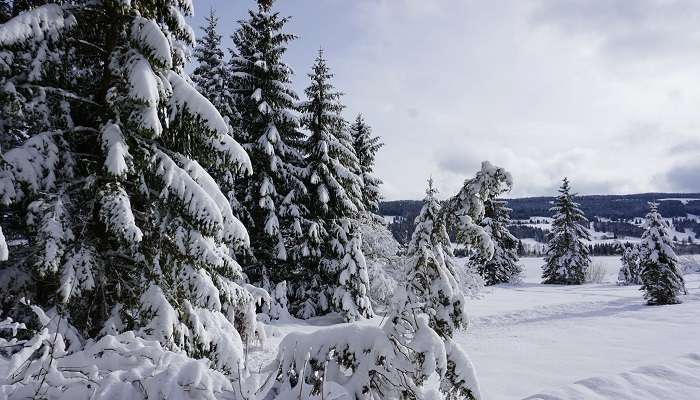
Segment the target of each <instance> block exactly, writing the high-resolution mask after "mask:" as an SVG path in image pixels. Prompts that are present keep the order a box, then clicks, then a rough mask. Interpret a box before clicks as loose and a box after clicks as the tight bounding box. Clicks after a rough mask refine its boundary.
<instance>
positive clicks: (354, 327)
mask: <svg viewBox="0 0 700 400" xmlns="http://www.w3.org/2000/svg"><path fill="white" fill-rule="evenodd" d="M417 307H418V305H416V304H410V303H409V302H408V301H407V296H406V294H405V292H403V291H402V290H400V289H399V290H398V291H397V293H396V303H395V307H394V310H393V311H391V313H390V314H389V315H388V316H387V318H386V320H385V322H384V324H383V325H382V327H375V326H370V325H358V324H350V325H344V326H338V327H332V328H327V329H321V330H318V331H316V332H314V333H311V334H299V333H292V334H290V335H288V336H286V337H285V338H284V340H283V341H282V343H280V347H279V348H280V351H279V353H278V355H277V358H276V360H275V361H273V362H272V363H271V364H270V365H269V366H268V367H267V370H268V372H271V373H272V375H271V376H272V377H275V379H274V380H271V381H270V382H268V384H267V385H266V386H265V390H264V391H263V393H265V394H266V396H267V397H266V398H274V399H277V400H285V399H289V400H292V399H299V398H303V399H333V398H348V399H358V400H385V399H396V400H399V399H415V400H428V399H431V400H432V399H455V400H456V399H479V398H480V395H479V386H478V383H477V381H476V377H475V375H474V371H473V366H472V364H471V362H470V361H469V359H468V358H467V356H466V355H465V354H464V353H463V352H462V351H461V350H460V349H459V347H458V346H456V345H455V344H454V343H452V342H451V341H449V340H448V341H445V340H444V339H443V338H441V337H440V336H439V335H438V334H437V333H436V332H435V331H434V330H433V329H432V328H431V327H430V326H429V323H428V321H429V319H428V317H427V316H426V315H425V314H420V313H419V312H418V310H417V309H416V308H417ZM432 382H439V386H438V389H437V390H436V389H434V388H432V387H430V386H431V385H430V383H432Z"/></svg>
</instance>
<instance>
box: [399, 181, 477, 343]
mask: <svg viewBox="0 0 700 400" xmlns="http://www.w3.org/2000/svg"><path fill="white" fill-rule="evenodd" d="M425 193H426V196H425V198H424V199H423V208H422V209H421V211H420V214H418V217H416V227H415V230H414V231H413V235H412V236H411V241H410V243H409V244H408V250H407V256H408V258H409V262H408V271H407V272H406V284H407V285H408V293H409V299H410V300H411V302H412V303H420V302H424V306H423V307H424V308H423V311H424V312H425V313H426V314H427V315H428V316H429V318H430V326H431V327H433V329H435V331H436V332H437V333H438V334H439V335H440V336H441V337H452V334H453V332H454V331H455V330H457V329H460V328H462V327H463V325H464V324H465V323H466V316H465V315H464V311H463V309H462V308H463V307H464V296H463V294H462V292H461V291H460V290H459V286H458V284H457V280H456V279H455V277H454V265H453V262H452V253H451V250H450V238H449V236H448V235H447V229H446V226H445V222H444V219H443V216H442V215H441V214H440V203H439V202H438V200H437V197H436V195H437V189H436V188H435V187H434V186H433V180H432V179H429V180H428V189H427V190H426V192H425Z"/></svg>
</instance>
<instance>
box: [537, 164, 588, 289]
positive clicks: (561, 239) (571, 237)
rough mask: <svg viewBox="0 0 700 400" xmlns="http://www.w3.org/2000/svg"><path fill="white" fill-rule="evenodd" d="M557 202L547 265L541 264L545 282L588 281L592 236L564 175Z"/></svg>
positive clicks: (577, 282) (545, 259) (546, 259)
mask: <svg viewBox="0 0 700 400" xmlns="http://www.w3.org/2000/svg"><path fill="white" fill-rule="evenodd" d="M555 204H556V205H555V206H554V207H552V208H551V209H550V211H553V212H554V220H553V221H552V231H551V232H550V233H549V235H548V236H549V237H548V242H547V250H546V252H545V256H544V261H545V265H544V266H543V267H542V270H543V272H542V283H545V284H564V285H580V284H582V283H584V282H585V278H586V271H587V270H588V267H589V266H590V264H591V258H590V255H589V252H590V250H589V248H588V244H586V241H588V240H590V236H589V234H588V231H587V230H586V225H585V224H587V222H588V220H587V219H586V217H585V215H584V214H583V211H581V210H580V209H579V208H578V204H577V203H576V202H574V195H573V194H571V188H570V186H569V180H568V179H567V178H564V180H563V182H562V185H561V188H560V189H559V196H558V197H557V199H556V201H555Z"/></svg>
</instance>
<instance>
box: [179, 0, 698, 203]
mask: <svg viewBox="0 0 700 400" xmlns="http://www.w3.org/2000/svg"><path fill="white" fill-rule="evenodd" d="M195 3H196V9H195V13H196V15H195V16H194V18H193V20H192V23H193V25H194V26H195V27H199V26H200V25H201V24H202V21H203V17H204V16H205V15H206V14H207V13H208V12H209V8H210V7H213V8H214V9H215V10H216V12H217V14H218V15H220V17H221V20H220V30H221V33H222V34H223V35H224V45H226V46H230V43H231V41H230V39H229V35H230V33H231V32H232V31H233V30H235V29H236V26H237V23H236V21H237V20H238V19H240V18H242V17H244V16H245V13H246V10H247V8H249V7H251V6H253V5H254V2H253V1H252V0H197V1H195ZM276 8H277V9H278V10H279V11H281V12H282V13H283V14H285V15H291V16H293V19H292V21H291V22H290V23H289V24H288V31H290V32H291V33H295V34H297V35H299V39H298V40H297V41H295V42H293V43H292V44H291V45H290V46H289V53H288V57H287V61H288V63H289V64H291V65H292V67H293V68H294V69H295V71H296V78H295V85H296V86H297V88H298V90H299V93H302V90H303V88H304V87H305V86H306V85H307V83H308V78H307V76H306V73H307V71H308V70H309V68H310V66H311V63H312V61H313V58H314V56H315V53H316V51H317V49H318V48H319V47H323V48H324V49H325V51H326V54H327V58H328V59H329V64H330V66H331V67H332V68H333V71H334V73H335V75H336V79H335V85H336V87H337V88H339V89H341V90H342V91H344V92H345V93H346V95H345V97H344V102H345V104H346V105H347V106H348V109H347V116H348V118H351V117H353V116H354V115H355V114H356V113H358V112H362V113H363V114H364V115H365V117H366V119H367V120H368V122H370V123H371V124H372V126H373V128H374V132H375V133H376V134H378V135H380V136H381V137H382V139H383V140H384V142H385V143H386V146H385V147H384V148H383V149H382V150H381V152H380V153H379V155H378V160H377V173H378V175H379V176H380V177H381V178H383V179H384V181H385V185H384V187H383V189H384V193H385V197H386V198H387V199H406V198H416V199H417V198H421V197H422V193H423V191H424V187H425V180H426V179H427V178H428V177H429V176H433V178H434V179H435V181H436V182H437V184H438V185H439V187H440V189H441V191H442V192H443V194H451V193H454V192H455V191H456V190H457V189H458V188H459V186H460V185H461V183H462V182H463V181H464V179H465V178H467V177H470V176H472V175H473V174H474V173H475V171H476V170H477V169H478V168H479V165H480V162H481V160H486V159H488V160H490V161H491V162H493V163H494V164H496V165H499V166H503V167H505V168H507V169H508V170H510V171H511V173H512V174H513V177H514V179H515V187H514V190H513V193H512V196H533V195H550V194H552V193H554V191H555V188H556V187H557V186H558V184H559V181H560V179H561V178H562V177H563V176H565V175H566V176H568V177H569V178H570V179H571V180H572V183H573V186H574V189H575V190H576V191H577V192H579V193H582V194H605V193H636V192H648V191H682V192H691V191H694V192H700V1H697V0H687V1H681V0H678V1H674V0H634V1H627V0H599V1H596V0H570V1H567V0H532V1H529V0H493V1H485V0H484V1H471V0H429V1H427V0H278V1H277V5H276Z"/></svg>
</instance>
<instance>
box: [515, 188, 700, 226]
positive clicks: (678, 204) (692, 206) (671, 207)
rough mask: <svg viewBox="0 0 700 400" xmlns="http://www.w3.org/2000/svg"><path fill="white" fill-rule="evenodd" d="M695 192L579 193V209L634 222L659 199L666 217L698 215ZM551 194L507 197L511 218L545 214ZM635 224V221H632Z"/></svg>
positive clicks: (519, 218)
mask: <svg viewBox="0 0 700 400" xmlns="http://www.w3.org/2000/svg"><path fill="white" fill-rule="evenodd" d="M699 198H700V194H698V193H640V194H623V195H584V196H579V197H578V200H579V203H580V208H581V210H583V212H584V213H585V214H586V215H590V216H597V217H600V218H605V219H608V220H612V221H634V220H635V219H639V220H641V219H644V218H643V217H644V215H645V214H646V211H647V209H648V206H647V204H648V203H649V202H659V211H660V212H661V213H662V214H663V215H665V216H667V217H674V218H675V217H679V218H682V217H685V216H687V215H688V214H694V215H700V214H698V213H700V200H697V199H699ZM553 200H554V198H552V197H527V198H519V199H509V200H508V203H509V204H510V207H511V208H512V209H513V215H512V217H513V219H516V220H527V219H528V218H530V217H539V216H543V215H547V212H548V210H549V208H550V207H551V203H552V201H553ZM661 200H663V201H661ZM635 223H636V221H635Z"/></svg>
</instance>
